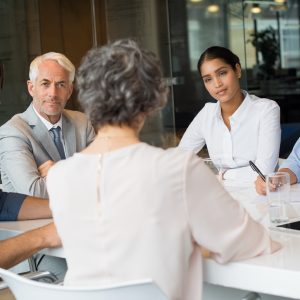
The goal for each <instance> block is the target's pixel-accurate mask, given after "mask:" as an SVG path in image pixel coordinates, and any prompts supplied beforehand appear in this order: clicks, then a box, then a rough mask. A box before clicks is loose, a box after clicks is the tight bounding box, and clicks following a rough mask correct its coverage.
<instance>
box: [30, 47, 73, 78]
mask: <svg viewBox="0 0 300 300" xmlns="http://www.w3.org/2000/svg"><path fill="white" fill-rule="evenodd" d="M45 60H54V61H56V62H57V63H58V64H59V65H61V66H62V67H63V68H64V69H65V70H66V71H68V73H69V82H70V83H72V82H73V81H74V77H75V67H74V65H73V64H72V62H71V61H70V60H69V59H68V58H67V57H66V56H65V55H63V54H61V53H57V52H48V53H45V54H42V55H40V56H37V57H36V58H35V59H34V60H33V61H32V62H31V64H30V68H29V79H30V80H31V81H35V80H36V78H37V76H38V74H39V66H40V64H41V63H42V62H43V61H45Z"/></svg>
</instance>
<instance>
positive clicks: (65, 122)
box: [62, 113, 76, 157]
mask: <svg viewBox="0 0 300 300" xmlns="http://www.w3.org/2000/svg"><path fill="white" fill-rule="evenodd" d="M62 132H63V137H64V141H65V150H66V157H70V156H72V155H73V154H74V153H75V152H76V130H75V126H74V125H73V124H72V122H71V120H70V119H69V118H67V116H66V115H65V114H64V113H63V115H62Z"/></svg>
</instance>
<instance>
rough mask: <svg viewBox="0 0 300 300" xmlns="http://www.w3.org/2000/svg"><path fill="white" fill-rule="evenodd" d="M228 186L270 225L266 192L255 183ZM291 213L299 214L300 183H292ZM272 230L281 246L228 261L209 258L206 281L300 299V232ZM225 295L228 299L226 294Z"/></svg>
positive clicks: (253, 215)
mask: <svg viewBox="0 0 300 300" xmlns="http://www.w3.org/2000/svg"><path fill="white" fill-rule="evenodd" d="M226 188H227V190H228V191H229V192H230V193H231V194H232V195H233V197H234V198H236V199H237V200H238V201H239V202H241V203H242V204H243V205H244V207H245V208H246V209H247V211H248V212H249V213H250V215H251V216H252V217H253V218H254V219H256V220H258V221H260V222H261V223H262V224H264V225H265V226H266V227H269V226H270V224H269V219H268V212H267V203H266V201H267V199H266V197H265V196H258V195H257V194H256V193H255V190H254V187H249V186H248V187H234V186H227V187H226ZM297 200H298V202H295V201H297ZM288 215H289V217H291V218H296V217H299V216H300V184H298V185H294V186H292V187H291V204H290V205H289V207H288ZM270 233H271V237H272V238H273V239H274V240H276V241H279V242H280V243H281V244H282V245H283V248H282V249H281V250H279V251H278V252H276V253H274V254H272V255H265V256H259V257H256V258H253V259H249V260H246V261H241V262H234V263H229V264H226V265H221V264H218V263H216V262H215V261H214V260H212V259H207V260H205V262H204V281H205V282H206V283H209V284H214V285H217V286H223V287H227V288H228V287H229V288H234V289H240V290H246V291H255V292H259V293H264V294H269V295H276V296H282V297H284V298H283V299H287V298H292V299H300V232H299V233H298V232H291V231H285V232H282V231H277V230H274V229H271V230H270ZM224 291H225V292H226V290H224ZM223 296H224V298H223V299H225V298H226V297H225V294H224V295H223ZM226 299H227V298H226ZM228 299H229V298H228ZM268 299H271V298H268ZM281 299H282V298H281Z"/></svg>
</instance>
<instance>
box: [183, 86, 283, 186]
mask: <svg viewBox="0 0 300 300" xmlns="http://www.w3.org/2000/svg"><path fill="white" fill-rule="evenodd" d="M243 93H244V95H245V98H244V101H243V102H242V104H241V105H240V106H239V108H238V109H237V110H236V111H235V113H234V114H233V115H232V116H231V117H230V118H229V120H230V127H231V130H228V128H227V127H226V125H225V123H224V121H223V118H222V115H221V108H220V104H219V102H217V103H206V104H205V106H204V108H203V109H202V110H201V111H200V112H199V113H198V114H197V116H196V117H195V118H194V120H193V121H192V123H191V124H190V125H189V127H188V128H187V130H186V132H185V133H184V135H183V137H182V139H181V141H180V144H179V147H180V148H183V149H186V150H192V151H194V152H195V153H198V152H199V151H200V150H201V149H202V147H203V146H204V145H205V144H206V145H207V149H208V152H209V156H210V158H212V159H213V160H215V161H216V162H217V164H218V163H221V164H222V165H223V166H225V167H228V168H229V170H228V171H227V172H226V173H225V175H224V176H225V179H226V178H229V179H239V180H240V181H253V180H255V178H256V177H257V174H256V173H255V172H254V171H253V170H252V169H251V168H250V167H249V160H252V161H253V162H254V163H255V164H256V165H257V167H258V168H259V169H260V170H261V171H262V173H263V174H268V173H271V172H273V171H274V169H275V167H276V165H277V162H278V156H279V147H280V134H281V129H280V108H279V106H278V104H277V103H276V102H275V101H273V100H269V99H264V98H258V97H256V96H254V95H250V94H248V93H247V92H245V91H243Z"/></svg>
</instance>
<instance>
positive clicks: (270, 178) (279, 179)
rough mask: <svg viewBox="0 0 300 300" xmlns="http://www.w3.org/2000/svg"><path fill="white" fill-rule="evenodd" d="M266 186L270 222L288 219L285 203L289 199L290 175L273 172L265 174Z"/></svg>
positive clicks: (280, 221)
mask: <svg viewBox="0 0 300 300" xmlns="http://www.w3.org/2000/svg"><path fill="white" fill-rule="evenodd" d="M266 188H267V197H268V206H269V217H270V222H271V223H282V222H286V221H288V215H287V204H288V202H289V200H290V176H289V174H288V173H286V172H275V173H271V174H268V175H267V176H266Z"/></svg>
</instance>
